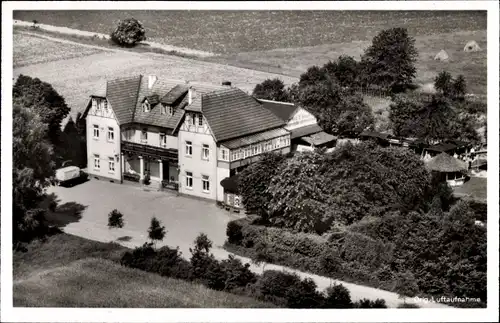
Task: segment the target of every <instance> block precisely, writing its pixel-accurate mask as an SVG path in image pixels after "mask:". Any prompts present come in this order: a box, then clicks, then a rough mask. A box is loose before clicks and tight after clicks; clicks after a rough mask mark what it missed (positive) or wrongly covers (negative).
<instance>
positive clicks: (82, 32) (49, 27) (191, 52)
mask: <svg viewBox="0 0 500 323" xmlns="http://www.w3.org/2000/svg"><path fill="white" fill-rule="evenodd" d="M14 26H23V27H32V26H33V22H28V21H22V20H14ZM37 27H38V28H39V29H42V30H46V31H51V32H57V33H61V34H66V35H80V36H86V37H93V36H95V35H97V36H98V37H99V38H101V39H102V38H104V39H109V35H106V34H101V33H94V32H90V31H85V30H79V29H73V28H68V27H59V26H52V25H46V24H37ZM36 35H37V36H41V35H39V34H36ZM44 37H45V36H44ZM48 39H51V40H55V41H58V40H61V39H58V38H54V37H49V38H48ZM72 43H73V42H72ZM142 43H143V44H146V45H149V46H150V47H151V48H159V49H163V50H165V51H176V52H179V53H184V54H188V55H194V56H199V57H210V56H214V55H215V54H214V53H211V52H207V51H201V50H196V49H191V48H185V47H177V46H171V45H165V44H160V43H155V42H149V41H145V42H142ZM77 44H80V43H77ZM89 46H90V45H89ZM95 47H97V48H99V49H102V47H99V46H95Z"/></svg>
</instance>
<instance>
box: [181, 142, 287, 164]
mask: <svg viewBox="0 0 500 323" xmlns="http://www.w3.org/2000/svg"><path fill="white" fill-rule="evenodd" d="M288 145H290V138H288V137H281V138H276V139H273V140H269V141H267V142H264V143H258V144H255V145H250V146H247V147H244V148H241V149H236V150H232V151H231V161H235V160H239V159H244V158H248V157H251V156H255V155H258V154H261V153H262V152H267V151H272V150H275V149H279V148H282V147H286V146H288ZM185 147H186V150H185V155H186V156H192V155H193V142H192V141H186V144H185ZM209 156H210V146H209V145H206V144H202V148H201V158H202V159H204V160H208V159H209ZM220 159H221V160H225V161H229V150H228V149H225V148H221V155H220Z"/></svg>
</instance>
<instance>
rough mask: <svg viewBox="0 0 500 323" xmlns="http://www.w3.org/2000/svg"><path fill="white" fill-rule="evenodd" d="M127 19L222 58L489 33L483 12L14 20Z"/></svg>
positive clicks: (54, 13) (78, 16) (92, 21)
mask: <svg viewBox="0 0 500 323" xmlns="http://www.w3.org/2000/svg"><path fill="white" fill-rule="evenodd" d="M129 17H134V18H136V19H138V20H139V21H141V22H142V23H143V24H144V27H145V28H146V36H147V37H148V40H151V41H154V42H159V43H165V44H170V45H174V46H180V47H187V48H193V49H198V50H204V51H209V52H214V53H221V54H228V53H240V52H249V51H261V50H270V49H276V48H290V47H294V48H297V47H306V46H317V45H323V44H332V43H345V42H351V41H356V40H361V41H363V40H371V39H372V38H373V36H375V35H376V34H377V33H378V32H379V31H380V30H382V29H385V28H390V27H401V26H404V27H406V28H408V31H409V32H410V35H412V36H422V35H431V34H436V33H450V32H456V31H470V30H486V12H485V11H483V12H480V11H469V12H457V11H308V10H300V11H205V10H202V11H188V10H181V11H173V10H170V11H167V10H163V11H162V10H140V11H138V10H136V11H130V10H129V11H127V10H123V11H117V10H111V11H109V10H106V11H104V10H102V11H97V10H77V11H75V10H44V11H43V12H42V11H14V19H19V20H25V21H32V20H34V19H36V20H38V22H39V23H43V24H49V25H55V26H63V27H69V28H75V29H81V30H86V31H90V32H98V33H104V34H109V33H111V31H112V30H113V29H114V27H115V26H116V23H117V22H118V21H119V20H120V19H124V18H129Z"/></svg>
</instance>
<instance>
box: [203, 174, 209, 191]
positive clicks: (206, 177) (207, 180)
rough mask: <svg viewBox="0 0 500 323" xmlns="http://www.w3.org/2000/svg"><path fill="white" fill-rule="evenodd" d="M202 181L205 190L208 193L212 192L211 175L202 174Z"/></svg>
mask: <svg viewBox="0 0 500 323" xmlns="http://www.w3.org/2000/svg"><path fill="white" fill-rule="evenodd" d="M201 183H202V184H203V192H205V193H208V192H210V181H209V177H208V176H206V175H202V176H201Z"/></svg>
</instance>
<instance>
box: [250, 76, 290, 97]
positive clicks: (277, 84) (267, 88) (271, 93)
mask: <svg viewBox="0 0 500 323" xmlns="http://www.w3.org/2000/svg"><path fill="white" fill-rule="evenodd" d="M252 95H253V96H254V97H256V98H258V99H265V100H273V101H283V102H288V101H289V99H288V93H287V90H286V89H285V84H284V83H283V81H282V80H280V79H279V78H275V79H267V80H265V81H264V82H262V83H260V84H257V85H256V86H255V88H254V89H253V93H252Z"/></svg>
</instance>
